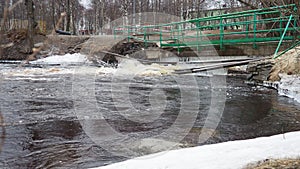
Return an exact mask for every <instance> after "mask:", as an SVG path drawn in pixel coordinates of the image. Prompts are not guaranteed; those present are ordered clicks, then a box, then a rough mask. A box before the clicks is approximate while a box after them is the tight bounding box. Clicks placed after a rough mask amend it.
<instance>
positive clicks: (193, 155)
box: [95, 132, 300, 169]
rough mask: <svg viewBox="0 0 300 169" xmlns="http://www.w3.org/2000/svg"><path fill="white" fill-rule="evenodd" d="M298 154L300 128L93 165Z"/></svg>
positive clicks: (222, 165)
mask: <svg viewBox="0 0 300 169" xmlns="http://www.w3.org/2000/svg"><path fill="white" fill-rule="evenodd" d="M299 156H300V132H291V133H286V134H281V135H276V136H271V137H262V138H256V139H251V140H241V141H231V142H225V143H220V144H213V145H204V146H199V147H194V148H187V149H181V150H173V151H168V152H161V153H157V154H152V155H148V156H144V157H139V158H136V159H131V160H128V161H124V162H121V163H116V164H112V165H109V166H104V167H99V168H95V169H120V168H122V169H140V168H143V169H166V168H167V169H199V168H201V169H206V168H207V169H214V168H216V169H228V168H230V169H234V168H242V167H245V166H246V165H247V164H249V163H253V162H256V161H261V160H264V159H268V158H296V157H299Z"/></svg>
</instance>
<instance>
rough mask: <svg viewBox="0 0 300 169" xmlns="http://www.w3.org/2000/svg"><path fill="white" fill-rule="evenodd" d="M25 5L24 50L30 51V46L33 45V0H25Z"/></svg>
mask: <svg viewBox="0 0 300 169" xmlns="http://www.w3.org/2000/svg"><path fill="white" fill-rule="evenodd" d="M25 5H26V9H27V18H28V30H27V47H26V52H27V53H32V48H33V45H34V44H33V36H34V27H35V21H34V7H33V0H25Z"/></svg>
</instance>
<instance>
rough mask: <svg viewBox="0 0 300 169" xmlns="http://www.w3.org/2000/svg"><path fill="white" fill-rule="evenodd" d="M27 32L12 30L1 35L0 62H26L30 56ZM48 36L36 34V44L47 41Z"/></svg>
mask: <svg viewBox="0 0 300 169" xmlns="http://www.w3.org/2000/svg"><path fill="white" fill-rule="evenodd" d="M26 39H27V31H26V30H11V31H8V32H6V33H2V34H1V40H0V51H1V52H0V60H24V59H26V58H27V56H28V55H29V54H30V53H29V52H27V51H26V45H27V40H26ZM45 39H46V36H45V35H43V34H40V33H36V35H35V36H34V43H40V42H43V41H45Z"/></svg>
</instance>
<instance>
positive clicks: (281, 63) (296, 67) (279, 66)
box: [269, 47, 300, 81]
mask: <svg viewBox="0 0 300 169" xmlns="http://www.w3.org/2000/svg"><path fill="white" fill-rule="evenodd" d="M280 73H285V74H289V75H294V74H300V47H297V48H295V49H292V50H290V51H288V52H287V53H286V54H284V55H283V56H281V57H279V58H277V59H276V60H275V66H274V67H273V69H272V72H271V74H270V77H269V80H271V81H278V80H280V77H279V74H280Z"/></svg>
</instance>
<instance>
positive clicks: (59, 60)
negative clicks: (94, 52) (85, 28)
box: [30, 53, 89, 64]
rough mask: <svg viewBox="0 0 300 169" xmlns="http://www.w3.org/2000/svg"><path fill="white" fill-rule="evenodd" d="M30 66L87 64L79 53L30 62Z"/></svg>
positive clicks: (86, 60) (83, 56) (84, 57)
mask: <svg viewBox="0 0 300 169" xmlns="http://www.w3.org/2000/svg"><path fill="white" fill-rule="evenodd" d="M30 63H31V64H70V63H89V61H88V59H87V57H86V56H85V55H82V54H80V53H74V54H66V55H53V56H49V57H46V58H43V59H39V60H36V61H32V62H30Z"/></svg>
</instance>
